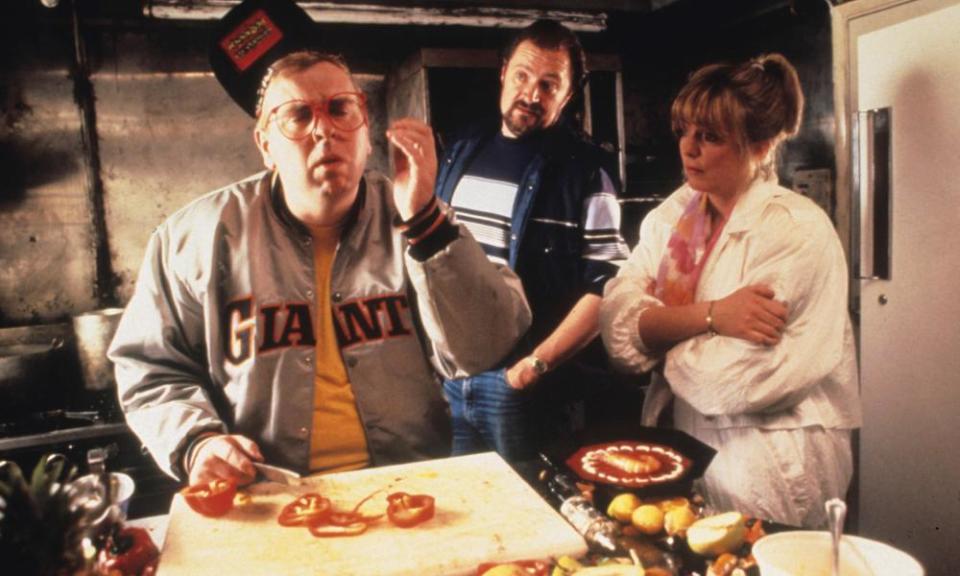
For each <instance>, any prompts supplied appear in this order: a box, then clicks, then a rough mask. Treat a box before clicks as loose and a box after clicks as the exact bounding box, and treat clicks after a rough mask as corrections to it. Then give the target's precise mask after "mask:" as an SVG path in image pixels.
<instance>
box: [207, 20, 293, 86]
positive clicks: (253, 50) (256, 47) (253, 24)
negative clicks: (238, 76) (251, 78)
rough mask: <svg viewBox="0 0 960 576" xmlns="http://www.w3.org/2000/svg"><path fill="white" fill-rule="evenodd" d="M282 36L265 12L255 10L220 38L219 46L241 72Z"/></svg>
mask: <svg viewBox="0 0 960 576" xmlns="http://www.w3.org/2000/svg"><path fill="white" fill-rule="evenodd" d="M282 38H283V32H282V31H281V30H280V28H278V27H277V25H276V24H274V23H273V21H272V20H270V18H269V17H267V14H266V12H264V11H263V10H257V11H256V12H254V13H253V14H251V15H250V17H249V18H247V19H246V20H244V21H243V22H241V23H240V25H239V26H237V27H236V29H234V31H233V32H231V33H230V35H229V36H227V37H226V38H224V39H223V40H221V41H220V47H221V48H223V50H224V52H226V53H227V56H229V57H230V59H231V60H233V64H234V65H235V66H236V67H237V69H238V70H239V71H241V72H243V71H244V70H246V69H247V68H249V67H250V66H251V65H253V63H254V62H256V61H257V58H259V57H261V56H263V54H264V52H266V51H267V50H269V49H270V48H272V47H274V46H275V45H276V44H277V42H279V41H280V40H281V39H282Z"/></svg>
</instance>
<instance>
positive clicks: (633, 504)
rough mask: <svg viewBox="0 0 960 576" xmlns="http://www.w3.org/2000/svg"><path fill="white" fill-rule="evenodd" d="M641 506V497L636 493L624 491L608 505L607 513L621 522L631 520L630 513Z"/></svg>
mask: <svg viewBox="0 0 960 576" xmlns="http://www.w3.org/2000/svg"><path fill="white" fill-rule="evenodd" d="M639 506H640V499H639V498H637V495H636V494H633V493H631V492H624V493H623V494H617V495H616V496H615V497H614V498H613V500H611V501H610V504H609V505H608V506H607V515H608V516H610V517H611V518H613V519H614V520H619V521H620V522H629V521H630V515H631V514H633V511H634V510H636V509H637V508H638V507H639Z"/></svg>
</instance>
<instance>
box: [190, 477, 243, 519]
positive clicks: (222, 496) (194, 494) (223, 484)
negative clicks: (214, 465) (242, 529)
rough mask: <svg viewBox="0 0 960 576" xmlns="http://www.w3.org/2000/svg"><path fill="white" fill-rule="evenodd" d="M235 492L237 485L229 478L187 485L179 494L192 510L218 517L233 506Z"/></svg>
mask: <svg viewBox="0 0 960 576" xmlns="http://www.w3.org/2000/svg"><path fill="white" fill-rule="evenodd" d="M236 494H237V485H236V484H234V483H233V482H231V481H229V480H211V481H210V482H206V483H203V484H195V485H193V486H187V487H186V488H184V489H183V490H181V491H180V495H181V496H183V499H184V500H185V501H186V502H187V504H188V505H189V506H190V507H191V508H193V509H194V511H196V512H198V513H199V514H202V515H204V516H208V517H210V518H218V517H220V516H223V515H224V514H226V513H227V512H229V511H230V510H231V509H232V508H233V497H234V496H236Z"/></svg>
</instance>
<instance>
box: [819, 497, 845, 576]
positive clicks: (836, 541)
mask: <svg viewBox="0 0 960 576" xmlns="http://www.w3.org/2000/svg"><path fill="white" fill-rule="evenodd" d="M824 507H825V508H826V510H827V518H828V520H829V522H830V567H831V570H832V573H833V576H840V538H841V536H842V534H843V522H844V520H846V518H847V505H846V503H845V502H844V501H843V500H841V499H839V498H831V499H830V500H827V502H826V504H825V505H824Z"/></svg>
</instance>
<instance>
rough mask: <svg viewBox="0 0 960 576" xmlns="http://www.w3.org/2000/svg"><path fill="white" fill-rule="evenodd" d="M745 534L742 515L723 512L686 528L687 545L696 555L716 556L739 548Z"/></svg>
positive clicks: (745, 528) (745, 529)
mask: <svg viewBox="0 0 960 576" xmlns="http://www.w3.org/2000/svg"><path fill="white" fill-rule="evenodd" d="M746 533H747V527H746V524H745V523H744V518H743V514H741V513H739V512H725V513H723V514H717V515H716V516H708V517H707V518H702V519H700V520H697V521H696V522H694V523H693V524H691V525H690V527H689V528H687V544H688V545H689V546H690V549H691V550H693V552H694V553H696V554H700V555H703V556H718V555H720V554H723V553H724V552H733V551H734V550H736V549H737V548H739V547H740V545H741V544H743V537H744V535H745V534H746Z"/></svg>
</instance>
